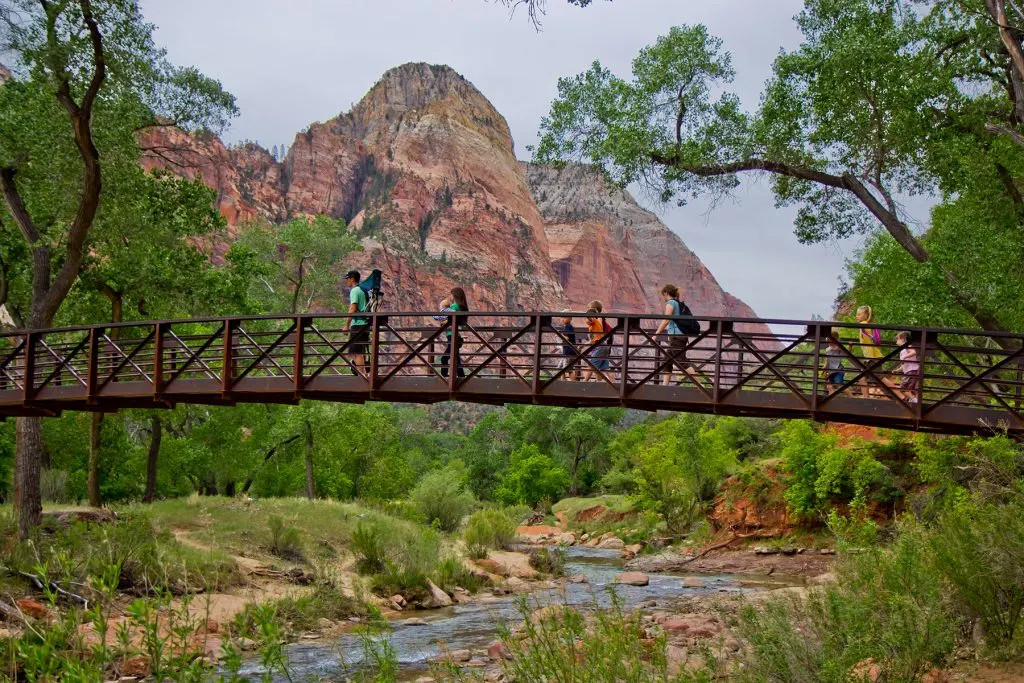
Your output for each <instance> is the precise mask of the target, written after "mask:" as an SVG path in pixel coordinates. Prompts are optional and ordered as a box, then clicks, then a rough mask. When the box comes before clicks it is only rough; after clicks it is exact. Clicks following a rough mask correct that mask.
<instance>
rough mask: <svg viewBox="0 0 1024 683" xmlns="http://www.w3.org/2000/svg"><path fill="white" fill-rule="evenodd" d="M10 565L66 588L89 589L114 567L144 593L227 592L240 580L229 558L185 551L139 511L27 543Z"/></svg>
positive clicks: (127, 582) (16, 551) (17, 550)
mask: <svg viewBox="0 0 1024 683" xmlns="http://www.w3.org/2000/svg"><path fill="white" fill-rule="evenodd" d="M8 564H9V565H10V566H11V567H12V568H15V569H16V570H18V571H23V572H27V573H30V574H35V575H37V576H40V575H41V576H45V577H47V578H48V579H49V580H51V581H57V582H59V583H62V584H66V583H69V582H75V583H79V584H86V583H88V581H89V580H90V577H94V576H100V575H102V573H103V571H104V569H105V568H106V567H108V566H111V565H113V566H115V567H117V570H118V573H119V577H120V581H121V585H122V586H123V587H130V588H131V589H132V590H134V591H136V592H138V593H141V594H157V593H162V592H165V591H169V592H172V593H184V592H188V591H196V590H200V589H204V588H214V587H219V588H226V587H229V586H231V585H233V584H235V583H237V582H238V580H239V577H238V575H237V570H236V568H235V564H234V562H232V561H231V559H230V558H229V557H227V556H226V555H223V554H221V553H218V552H203V551H198V550H195V549H192V548H189V547H185V546H182V545H180V544H179V543H178V542H177V541H175V540H174V538H173V536H172V535H171V533H170V532H169V531H167V530H159V531H158V530H157V529H155V528H154V526H153V524H152V522H151V521H150V519H149V517H148V516H146V515H145V514H142V513H139V512H126V513H124V514H122V516H121V517H120V519H118V521H117V522H114V523H108V524H105V525H97V524H86V523H76V524H73V525H71V526H67V527H61V528H58V529H55V530H53V531H52V532H51V534H50V535H49V536H48V537H47V538H46V541H45V543H43V542H42V541H41V540H40V539H37V540H35V541H24V542H22V543H19V544H18V545H17V546H16V547H15V548H14V550H13V552H12V553H11V555H10V557H9V558H8Z"/></svg>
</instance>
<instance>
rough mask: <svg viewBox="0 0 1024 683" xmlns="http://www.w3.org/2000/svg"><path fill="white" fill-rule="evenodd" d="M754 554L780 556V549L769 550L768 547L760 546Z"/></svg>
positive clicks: (755, 549)
mask: <svg viewBox="0 0 1024 683" xmlns="http://www.w3.org/2000/svg"><path fill="white" fill-rule="evenodd" d="M754 554H755V555H778V554H779V549H778V548H769V547H768V546H764V545H759V546H757V547H756V548H754Z"/></svg>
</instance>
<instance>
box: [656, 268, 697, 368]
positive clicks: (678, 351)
mask: <svg viewBox="0 0 1024 683" xmlns="http://www.w3.org/2000/svg"><path fill="white" fill-rule="evenodd" d="M661 299H662V301H664V302H665V310H664V311H663V312H662V314H663V315H670V316H672V317H671V318H668V319H667V320H662V321H661V324H659V325H658V329H657V330H655V332H654V336H655V338H657V337H658V335H661V334H668V356H669V358H671V359H672V362H671V363H669V366H668V371H667V372H666V373H665V374H664V375H663V376H662V380H661V381H662V384H664V385H666V386H667V385H669V384H671V383H672V373H673V372H674V371H675V369H676V368H679V369H680V370H681V371H683V372H686V373H689V375H690V376H691V377H694V380H695V381H696V373H695V372H694V370H693V368H692V367H691V366H690V362H689V361H688V360H686V347H687V344H688V343H689V339H687V337H686V335H685V334H684V333H683V331H682V330H681V329H680V328H679V324H678V323H677V322H676V320H675V319H676V318H678V317H679V316H681V315H684V313H683V304H682V303H680V300H679V288H678V287H676V286H675V285H665V286H664V287H662V288H661ZM689 312H690V311H689V309H686V313H685V314H686V315H688V314H689Z"/></svg>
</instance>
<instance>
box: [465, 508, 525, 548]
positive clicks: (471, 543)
mask: <svg viewBox="0 0 1024 683" xmlns="http://www.w3.org/2000/svg"><path fill="white" fill-rule="evenodd" d="M515 537H516V523H515V522H514V521H513V520H512V518H510V517H509V516H508V515H507V514H505V512H504V511H502V510H497V509H493V508H491V509H485V510H477V511H476V512H474V513H473V514H472V515H470V516H469V520H467V522H466V530H465V532H464V533H463V539H464V540H465V541H466V548H467V550H468V552H469V554H470V556H471V557H476V558H481V557H487V551H488V550H489V549H491V548H494V549H499V550H500V549H504V548H508V547H509V546H511V545H512V542H513V541H514V540H515Z"/></svg>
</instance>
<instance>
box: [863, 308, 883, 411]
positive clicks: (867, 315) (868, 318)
mask: <svg viewBox="0 0 1024 683" xmlns="http://www.w3.org/2000/svg"><path fill="white" fill-rule="evenodd" d="M873 319H874V313H873V312H872V310H871V307H870V306H861V307H860V308H858V309H857V322H859V323H861V324H862V325H867V324H868V323H870V322H872V321H873ZM859 337H860V350H861V355H862V356H864V365H871V364H872V363H874V362H875V361H876V360H878V359H879V358H881V357H882V331H881V330H879V329H878V328H877V327H862V328H861V329H860V335H859ZM880 369H881V368H877V370H880ZM860 395H861V396H862V397H864V398H868V397H869V396H881V395H882V390H881V389H879V388H878V387H877V386H872V385H870V384H869V382H868V377H867V375H865V376H864V377H862V378H861V380H860Z"/></svg>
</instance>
